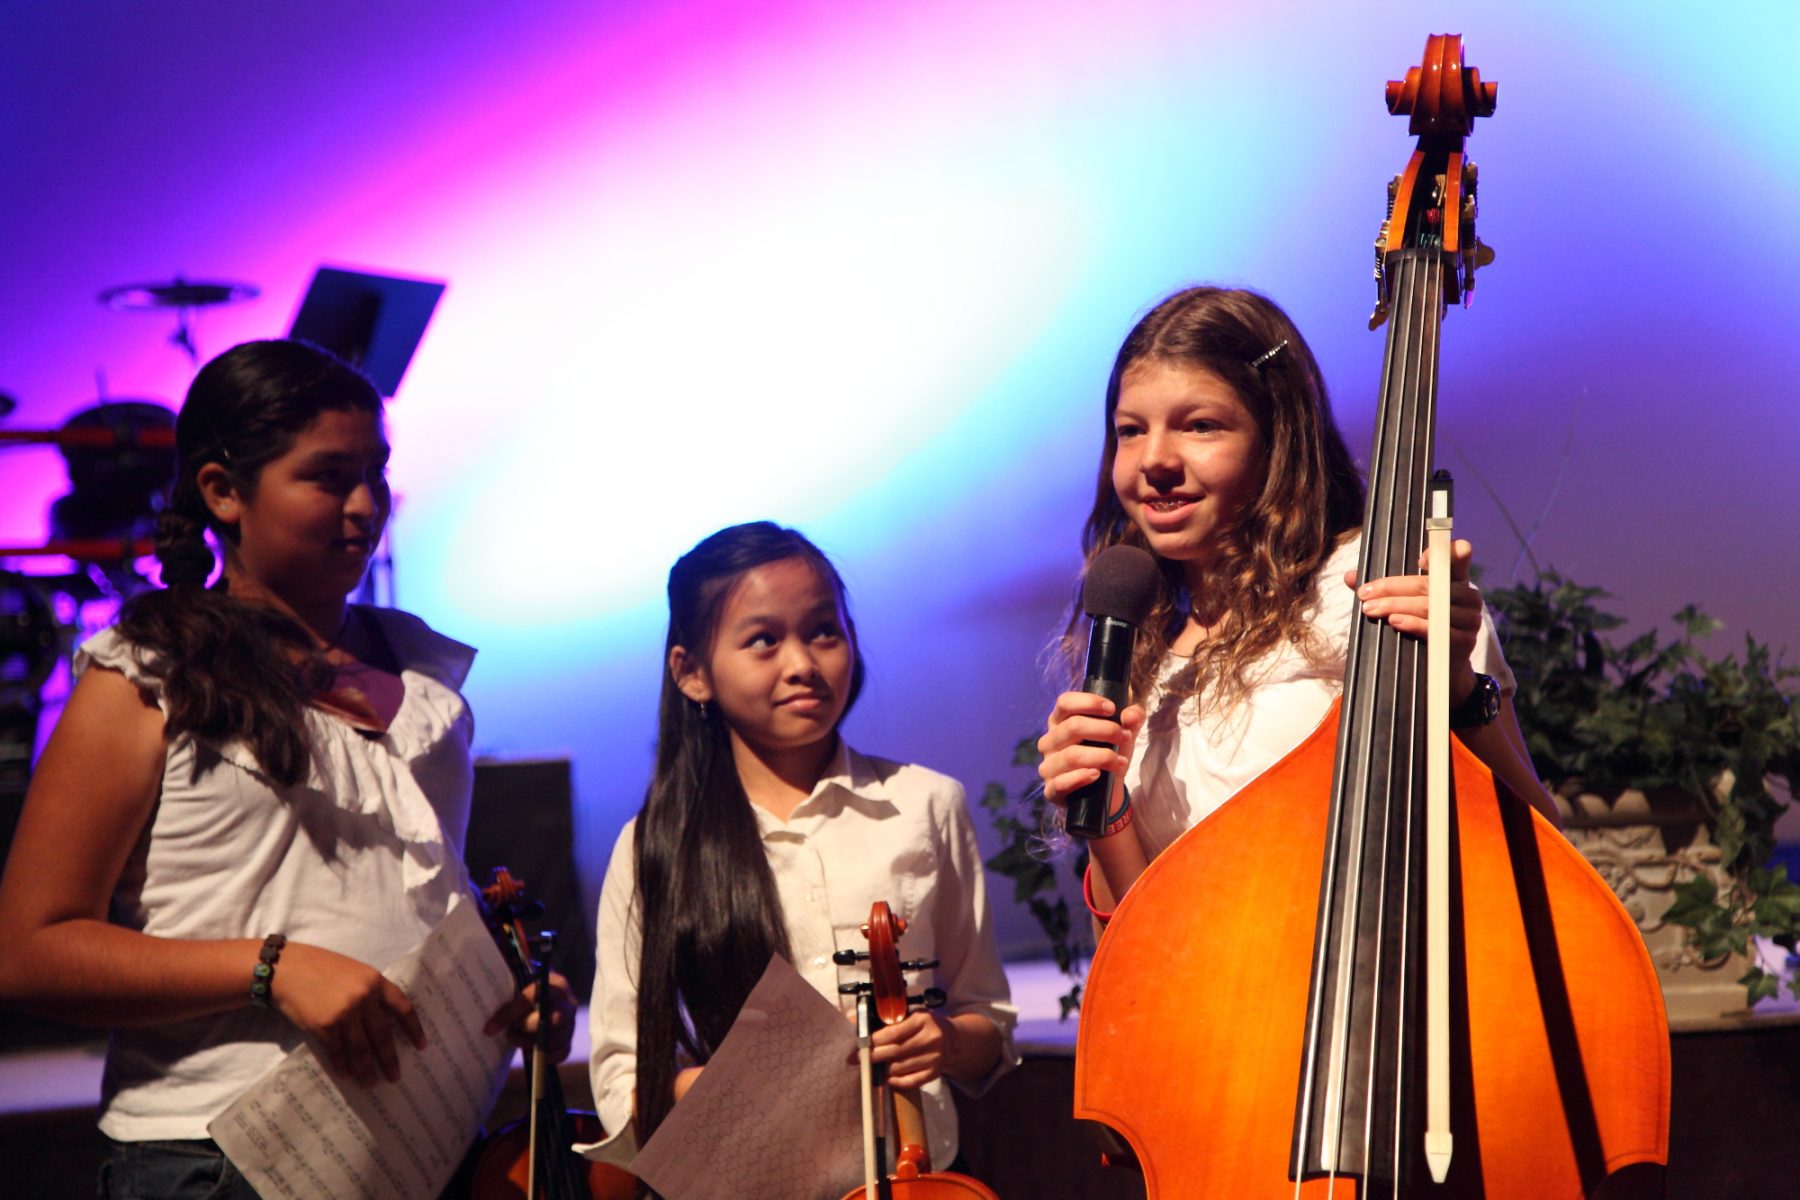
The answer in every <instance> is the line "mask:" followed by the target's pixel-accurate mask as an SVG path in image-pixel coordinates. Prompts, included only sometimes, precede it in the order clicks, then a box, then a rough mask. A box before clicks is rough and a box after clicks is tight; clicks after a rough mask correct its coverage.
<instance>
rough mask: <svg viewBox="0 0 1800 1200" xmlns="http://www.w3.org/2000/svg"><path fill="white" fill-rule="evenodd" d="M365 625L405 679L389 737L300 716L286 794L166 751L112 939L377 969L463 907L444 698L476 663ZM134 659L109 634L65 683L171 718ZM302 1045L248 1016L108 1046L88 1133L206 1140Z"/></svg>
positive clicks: (427, 633) (124, 1037)
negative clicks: (333, 955) (106, 691)
mask: <svg viewBox="0 0 1800 1200" xmlns="http://www.w3.org/2000/svg"><path fill="white" fill-rule="evenodd" d="M360 611H361V613H362V615H363V616H364V617H366V618H367V619H368V620H370V621H371V622H373V623H374V625H375V626H376V627H377V628H378V629H379V630H380V631H381V633H382V635H383V636H384V637H385V638H386V639H387V642H388V645H389V646H390V648H391V649H392V651H393V654H394V658H395V659H396V661H397V662H398V663H399V664H400V668H401V672H400V673H401V679H402V682H403V684H404V689H405V690H404V694H403V696H402V699H401V702H400V707H399V710H398V712H397V713H396V714H395V716H394V719H393V721H392V722H391V724H390V725H389V727H388V729H387V731H386V732H385V733H382V734H379V735H373V734H368V733H363V732H360V731H358V730H356V729H355V728H353V727H351V726H350V725H348V724H346V723H345V722H343V721H341V720H339V719H337V718H336V717H333V716H331V715H329V714H327V713H325V712H322V711H320V710H318V709H316V708H309V709H307V710H306V712H305V720H306V732H307V735H308V741H309V743H310V747H311V752H312V753H311V762H310V763H309V765H308V769H307V774H306V778H305V779H304V780H302V781H301V782H299V783H297V784H295V785H294V786H292V787H282V786H280V785H278V784H276V783H274V782H273V781H272V780H271V779H269V777H268V776H266V775H265V774H263V772H262V770H261V769H260V767H258V765H257V762H256V759H255V757H254V755H253V754H252V753H251V752H250V749H249V747H248V746H246V745H244V744H243V743H242V742H239V741H233V742H229V743H225V744H223V745H215V744H213V743H210V742H203V741H199V740H197V739H195V738H193V737H181V738H178V739H177V740H176V741H175V742H174V743H173V744H171V745H170V746H169V749H168V753H167V757H166V759H165V761H164V764H163V778H162V791H161V795H160V796H159V797H158V800H157V802H156V806H155V808H154V810H153V812H152V815H151V818H150V821H149V823H148V824H147V825H146V827H145V829H144V831H143V833H142V835H141V836H140V837H139V839H138V843H137V845H136V847H135V848H134V849H133V851H132V854H131V857H130V858H129V860H128V861H127V862H126V865H125V868H124V871H123V872H122V873H121V875H120V878H119V881H118V885H117V887H116V888H115V889H114V892H113V898H112V908H111V919H112V921H113V922H114V923H115V924H118V925H122V926H124V927H125V928H127V929H133V930H137V931H139V932H142V933H146V934H151V935H153V936H157V937H168V938H192V939H210V938H258V939H260V938H263V937H265V936H267V935H268V934H271V933H283V934H286V935H287V937H288V939H289V940H290V941H294V942H303V943H307V944H311V945H317V946H323V947H325V948H327V949H331V950H334V951H337V952H338V953H340V954H344V955H348V956H349V957H351V958H355V959H357V960H359V961H361V962H365V963H368V964H369V965H370V966H373V967H376V968H378V969H380V968H384V967H386V966H387V965H388V964H390V963H391V962H393V961H394V960H396V959H398V958H400V957H401V956H402V955H404V954H405V953H406V952H407V951H408V950H410V949H412V947H413V946H414V945H416V944H417V943H418V941H419V940H420V939H421V938H423V937H424V936H425V935H426V934H427V933H429V932H430V931H431V929H432V928H433V927H434V926H435V925H436V924H437V922H438V921H439V920H441V919H442V918H443V916H444V915H445V913H447V912H448V911H449V908H450V905H451V903H452V902H453V901H454V900H455V899H456V898H457V897H459V896H462V895H464V894H466V893H467V891H468V875H467V871H466V869H465V868H464V866H463V863H462V847H463V836H464V834H465V832H466V831H467V828H468V821H469V797H470V792H471V790H472V787H473V782H474V769H473V765H472V762H471V757H470V750H469V746H470V740H471V738H472V737H473V734H474V719H473V717H472V716H471V714H470V712H469V708H468V705H467V704H466V703H464V701H463V698H462V696H461V694H460V693H459V692H458V690H457V689H458V688H460V687H461V686H462V682H463V679H464V678H465V677H466V676H467V674H468V671H469V666H470V664H471V662H472V661H473V659H474V657H475V651H474V650H473V649H471V648H470V647H468V646H465V645H463V644H461V643H460V642H456V641H452V640H451V639H449V638H447V637H444V636H442V635H440V634H438V633H436V632H434V631H433V630H431V629H430V628H429V627H428V626H427V625H426V624H425V623H424V622H423V621H421V620H419V619H418V618H417V617H414V616H411V615H410V614H407V613H402V612H397V611H394V610H392V609H378V608H363V609H361V610H360ZM144 653H145V652H143V651H141V650H140V649H139V648H138V647H136V646H134V645H132V644H131V643H129V642H127V641H126V640H125V639H124V638H123V637H121V636H120V635H119V633H118V631H117V630H116V629H108V630H105V631H104V632H102V633H99V634H97V635H96V636H94V637H93V638H91V639H89V640H88V641H87V642H86V643H85V644H84V645H83V646H82V647H81V649H80V651H79V652H78V653H77V655H76V659H75V669H76V671H77V673H80V672H82V671H85V670H88V669H90V668H92V667H95V666H99V667H105V668H110V669H112V670H116V671H119V672H121V673H122V674H124V675H125V677H126V678H128V679H130V680H131V681H132V682H134V683H137V684H138V685H139V686H141V687H143V688H145V689H146V690H147V691H148V692H149V693H150V694H151V695H153V696H154V697H155V698H156V700H157V702H158V704H159V705H161V706H163V707H164V710H165V712H166V711H167V705H166V701H164V699H163V697H162V691H161V686H160V684H159V683H158V681H157V680H156V679H154V678H153V677H152V676H150V675H149V674H147V673H146V671H145V670H144V666H143V654H144ZM276 972H277V979H279V974H280V968H279V966H278V967H277V968H276ZM249 985H250V978H249V975H248V974H247V973H246V975H245V978H244V986H245V990H246V992H248V990H249ZM277 986H279V984H277ZM299 1042H300V1034H299V1032H298V1031H297V1030H296V1029H295V1028H294V1027H293V1026H292V1025H290V1024H289V1023H288V1022H287V1021H286V1020H285V1019H283V1018H282V1017H281V1016H279V1015H278V1014H277V1013H275V1012H274V1011H272V1010H268V1009H259V1008H251V1007H244V1008H241V1009H234V1010H232V1011H230V1012H227V1013H221V1014H218V1015H216V1016H210V1017H201V1018H197V1019H195V1020H190V1021H180V1022H176V1023H173V1024H169V1025H162V1026H158V1027H155V1028H148V1029H121V1030H117V1031H115V1032H114V1033H113V1035H112V1039H111V1044H110V1046H109V1047H108V1052H107V1060H106V1072H105V1078H104V1082H103V1084H102V1099H101V1110H102V1111H101V1118H100V1129H101V1131H102V1132H103V1133H105V1134H106V1135H107V1136H108V1137H111V1138H115V1139H118V1140H120V1141H144V1140H151V1139H164V1138H203V1137H206V1136H207V1134H206V1125H207V1122H208V1121H210V1120H211V1119H212V1118H213V1116H215V1115H216V1114H217V1113H218V1112H219V1111H221V1110H222V1109H224V1108H225V1107H226V1106H227V1105H228V1104H230V1103H231V1101H232V1100H234V1099H235V1098H236V1097H237V1096H238V1094H239V1093H240V1092H242V1091H243V1089H244V1088H245V1087H247V1086H249V1085H250V1084H251V1083H253V1082H254V1081H255V1080H256V1079H257V1078H259V1077H260V1076H261V1075H262V1074H263V1073H264V1072H266V1071H267V1070H269V1068H271V1067H272V1066H274V1065H275V1064H276V1063H277V1062H279V1061H280V1060H281V1058H282V1057H283V1056H285V1055H286V1054H287V1053H288V1051H290V1050H292V1049H293V1048H294V1047H295V1046H297V1045H298V1044H299Z"/></svg>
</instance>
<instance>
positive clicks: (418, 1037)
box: [381, 978, 425, 1050]
mask: <svg viewBox="0 0 1800 1200" xmlns="http://www.w3.org/2000/svg"><path fill="white" fill-rule="evenodd" d="M381 1003H382V1006H383V1007H384V1008H386V1009H387V1011H388V1012H389V1013H391V1014H393V1019H394V1021H395V1023H396V1024H398V1025H399V1026H400V1028H401V1030H402V1031H404V1032H405V1034H406V1040H407V1041H409V1042H411V1043H412V1044H413V1048H414V1049H415V1050H423V1049H424V1048H425V1025H424V1023H423V1022H422V1021H420V1020H419V1013H418V1010H417V1009H415V1008H414V1007H413V1002H412V1001H411V1000H409V999H408V998H407V995H406V993H405V992H403V991H401V990H400V988H399V986H398V985H396V984H395V983H394V982H393V981H392V980H391V979H386V978H383V979H382V981H381Z"/></svg>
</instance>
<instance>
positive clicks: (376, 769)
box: [0, 341, 573, 1197]
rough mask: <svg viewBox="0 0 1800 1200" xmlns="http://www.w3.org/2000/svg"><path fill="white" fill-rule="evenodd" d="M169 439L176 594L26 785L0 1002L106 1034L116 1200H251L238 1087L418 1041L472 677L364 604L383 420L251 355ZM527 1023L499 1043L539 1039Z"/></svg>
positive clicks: (517, 1014)
mask: <svg viewBox="0 0 1800 1200" xmlns="http://www.w3.org/2000/svg"><path fill="white" fill-rule="evenodd" d="M176 441H177V450H178V455H179V459H180V474H179V477H178V481H177V483H176V486H175V489H174V492H173V494H172V496H171V498H170V503H169V505H168V508H167V510H166V511H165V512H164V513H163V514H162V517H161V521H160V526H159V531H158V556H159V557H160V558H161V560H162V564H163V582H164V584H165V587H164V588H163V589H161V590H158V591H152V592H148V593H145V594H143V595H140V596H137V597H135V598H133V599H132V600H131V601H129V602H128V603H127V605H126V606H125V608H124V610H123V612H122V614H121V617H120V620H119V622H118V624H117V625H116V626H114V627H113V628H111V629H108V630H105V631H103V632H102V633H100V634H98V635H97V636H95V637H94V638H92V639H90V640H89V641H88V642H86V643H85V644H84V645H83V646H82V647H81V649H80V651H79V652H78V654H77V656H76V661H75V668H76V672H77V675H78V681H77V683H76V686H75V689H74V691H73V693H72V695H71V696H70V699H69V703H68V705H67V707H66V708H65V710H64V712H63V715H62V719H61V720H60V721H59V722H58V724H57V727H56V730H55V731H54V733H53V734H52V736H51V738H50V741H49V744H48V745H47V746H46V748H45V750H44V754H43V756H42V759H41V761H40V762H39V764H38V767H37V771H36V773H35V775H34V777H33V779H32V783H31V789H30V792H29V793H28V796H27V799H26V804H25V810H24V813H23V816H22V818H21V820H20V824H19V831H18V835H17V838H16V840H15V841H14V845H13V854H12V857H11V861H10V862H9V863H8V866H7V871H6V875H5V878H4V880H3V881H0V1002H4V1003H6V1004H8V1005H11V1006H15V1007H18V1008H20V1009H23V1010H27V1011H36V1012H40V1013H43V1014H45V1015H48V1016H54V1017H56V1018H58V1019H61V1020H75V1021H79V1022H86V1023H92V1024H96V1025H104V1026H107V1027H110V1028H111V1030H112V1035H111V1042H110V1045H109V1048H108V1053H107V1062H106V1071H105V1076H104V1081H103V1084H102V1097H101V1115H100V1129H101V1131H102V1132H103V1133H104V1134H106V1136H107V1137H108V1138H109V1139H110V1140H111V1141H112V1143H113V1155H112V1158H111V1160H110V1161H109V1162H108V1163H107V1165H106V1167H105V1168H104V1172H103V1180H104V1182H103V1194H106V1195H113V1196H133V1197H136V1196H168V1197H186V1196H202V1195H204V1196H253V1195H254V1193H253V1192H252V1191H251V1190H250V1189H249V1187H248V1185H247V1184H246V1183H245V1182H244V1181H243V1179H242V1177H241V1176H238V1175H237V1174H236V1172H235V1171H234V1170H233V1169H232V1167H231V1165H230V1164H229V1163H228V1162H226V1161H225V1160H224V1158H223V1156H222V1155H221V1153H220V1152H219V1150H218V1147H217V1146H216V1145H215V1144H214V1143H212V1142H211V1141H210V1140H208V1139H207V1125H208V1122H210V1121H211V1120H212V1118H213V1117H214V1116H215V1115H217V1114H218V1113H219V1112H220V1111H221V1110H223V1109H224V1108H225V1107H227V1106H228V1105H229V1104H230V1103H231V1102H232V1101H233V1100H234V1099H235V1098H236V1097H237V1096H238V1095H239V1094H240V1093H241V1092H242V1091H243V1090H244V1089H245V1088H246V1087H248V1086H249V1085H250V1084H252V1083H253V1082H255V1081H256V1080H257V1079H258V1078H260V1077H261V1076H262V1075H263V1074H265V1073H266V1072H267V1071H268V1070H269V1069H270V1068H271V1067H273V1066H274V1065H275V1064H276V1063H278V1062H279V1061H280V1060H281V1059H282V1058H283V1057H284V1056H285V1055H286V1054H287V1053H288V1052H289V1051H290V1050H292V1049H294V1048H295V1047H296V1046H297V1045H299V1044H300V1043H301V1041H302V1040H303V1039H311V1040H312V1041H313V1043H314V1044H315V1045H316V1047H317V1048H318V1049H319V1050H320V1051H321V1052H322V1053H323V1056H324V1057H325V1058H326V1059H327V1060H328V1061H329V1062H330V1063H331V1064H332V1066H333V1067H334V1068H335V1069H336V1070H337V1071H338V1072H339V1073H340V1074H342V1075H346V1076H348V1077H350V1078H352V1079H354V1080H355V1081H356V1082H358V1083H361V1084H365V1085H366V1084H373V1083H375V1082H376V1081H377V1080H379V1079H381V1078H383V1077H386V1078H390V1079H391V1078H397V1077H398V1073H399V1071H400V1058H399V1056H398V1053H397V1048H398V1043H399V1042H400V1041H407V1042H411V1043H413V1044H415V1045H422V1044H423V1042H424V1038H425V1034H424V1031H423V1029H422V1028H421V1025H420V1022H419V1020H418V1018H417V1016H416V1015H415V1013H414V1011H413V1008H412V1005H411V1003H410V1002H409V1001H408V999H407V997H406V996H405V995H404V994H403V993H402V992H401V991H400V989H399V988H397V987H396V986H395V985H394V984H393V983H391V982H389V981H388V980H387V979H385V978H383V976H382V975H381V972H380V970H379V968H380V967H382V966H385V965H386V964H388V963H390V962H393V961H394V960H396V959H398V958H400V957H401V956H402V955H404V954H405V953H406V952H407V951H408V950H410V949H411V948H412V947H413V946H414V945H416V944H417V943H418V942H419V940H420V939H421V938H423V937H424V936H425V935H426V934H427V933H429V932H430V930H431V929H432V928H433V927H434V926H435V925H436V924H437V923H438V921H439V920H441V919H442V918H443V917H444V915H445V914H446V913H447V912H448V911H449V909H450V907H451V906H452V905H453V904H456V903H461V902H465V901H466V900H467V897H468V893H469V881H468V878H467V874H466V871H465V869H464V867H463V865H462V842H463V835H464V832H465V829H466V827H467V823H468V815H469V797H470V790H471V786H472V782H473V768H472V763H471V758H470V751H469V742H470V737H471V734H472V729H473V720H472V718H471V716H470V713H469V709H468V706H467V705H466V704H465V703H464V702H463V699H462V697H461V695H460V694H459V693H458V688H459V687H460V686H461V684H462V681H463V678H464V676H465V675H466V674H467V672H468V669H469V665H470V662H471V661H472V659H473V657H474V651H473V650H472V649H470V648H469V647H467V646H464V645H462V644H460V643H458V642H455V641H452V640H451V639H449V638H446V637H444V636H442V635H441V634H438V633H435V632H434V631H432V630H431V629H430V628H428V627H427V626H426V625H425V623H424V622H422V621H420V620H419V619H418V618H416V617H413V616H409V615H407V614H405V613H400V612H396V611H393V610H388V609H380V608H372V607H366V606H362V605H354V604H350V603H347V601H346V597H347V596H349V595H350V594H351V593H352V592H353V591H354V590H355V589H356V588H357V586H358V585H359V584H360V583H361V581H362V579H363V576H364V574H365V572H366V570H367V568H368V564H369V560H370V557H371V555H372V554H373V553H374V551H375V548H376V546H377V544H378V543H379V541H380V538H381V534H382V529H383V526H384V525H385V523H386V521H387V517H388V512H389V507H390V497H389V493H388V485H387V481H386V467H387V459H388V442H387V436H386V433H385V430H384V428H383V421H382V412H381V397H380V395H379V393H378V392H377V391H376V389H375V388H374V386H373V385H372V384H370V383H369V381H368V380H367V379H365V378H364V377H363V376H362V375H360V374H359V373H357V372H356V371H355V370H353V369H352V368H350V367H348V366H346V365H345V364H344V363H342V362H340V361H338V360H337V359H336V358H334V357H332V356H331V355H329V354H327V353H325V352H324V351H322V350H319V349H317V348H315V347H312V346H309V345H305V344H303V343H298V342H291V341H263V342H251V343H247V344H245V345H241V346H238V347H236V348H234V349H232V350H230V351H227V352H226V353H225V354H223V355H221V356H219V357H218V358H216V359H214V360H213V361H212V362H210V363H208V364H207V365H206V366H205V367H204V368H203V369H202V370H201V371H200V373H199V375H198V376H197V377H196V378H195V380H194V383H193V386H192V387H191V388H190V390H189V392H188V396H187V399H186V401H185V403H184V404H183V406H182V410H181V414H180V417H179V419H178V420H177V422H176ZM208 532H210V533H211V534H212V536H213V537H214V538H215V539H216V540H217V542H218V543H219V545H220V546H221V547H222V548H223V551H224V564H223V569H222V571H221V572H220V576H219V580H218V582H217V583H216V584H215V585H214V586H212V587H210V588H209V587H207V586H206V581H207V579H208V578H209V577H210V576H211V575H212V573H213V570H214V568H215V565H216V564H215V562H214V558H213V553H212V550H211V549H210V547H209V546H208V543H207V541H206V537H205V535H206V534H207V533H208ZM555 987H556V991H557V995H556V997H555V1004H554V1023H555V1025H556V1026H558V1027H559V1028H558V1029H556V1030H555V1031H554V1032H555V1033H556V1034H557V1035H558V1036H559V1037H560V1041H561V1049H562V1052H563V1053H566V1051H567V1045H568V1037H569V1034H568V1025H569V1022H570V1016H571V1014H572V1010H573V1005H572V1003H571V1002H570V1000H569V997H568V994H567V989H566V986H565V985H563V984H562V982H561V981H560V979H558V980H556V981H555ZM530 1008H531V1005H530V1001H529V999H528V998H527V997H520V998H517V999H515V1000H514V1001H513V1002H512V1003H511V1004H509V1005H508V1006H507V1007H506V1008H504V1009H502V1010H501V1011H500V1012H498V1013H496V1014H494V1017H493V1019H492V1020H491V1021H490V1022H489V1031H490V1032H491V1033H497V1032H499V1031H500V1030H501V1029H503V1028H507V1027H511V1029H512V1031H513V1033H514V1035H515V1037H517V1036H524V1035H528V1034H529V1032H530V1031H532V1030H533V1029H534V1028H535V1025H536V1018H535V1015H533V1014H532V1013H531V1012H530ZM472 1132H473V1131H471V1133H472Z"/></svg>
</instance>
